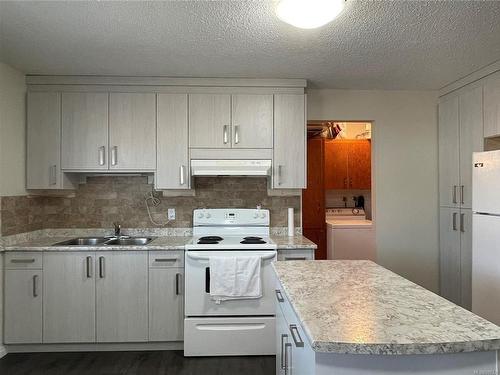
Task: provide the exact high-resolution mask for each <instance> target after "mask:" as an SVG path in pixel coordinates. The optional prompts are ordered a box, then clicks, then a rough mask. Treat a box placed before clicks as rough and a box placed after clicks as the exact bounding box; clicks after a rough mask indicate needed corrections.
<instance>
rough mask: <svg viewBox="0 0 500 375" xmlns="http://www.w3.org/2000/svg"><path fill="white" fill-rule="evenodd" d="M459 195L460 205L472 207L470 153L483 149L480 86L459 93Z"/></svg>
mask: <svg viewBox="0 0 500 375" xmlns="http://www.w3.org/2000/svg"><path fill="white" fill-rule="evenodd" d="M459 101H460V197H459V199H458V200H459V201H460V204H461V206H462V207H465V208H472V153H473V152H478V151H483V148H484V141H483V140H484V138H483V90H482V87H477V88H475V89H472V90H469V91H466V92H464V93H463V94H461V95H460V98H459Z"/></svg>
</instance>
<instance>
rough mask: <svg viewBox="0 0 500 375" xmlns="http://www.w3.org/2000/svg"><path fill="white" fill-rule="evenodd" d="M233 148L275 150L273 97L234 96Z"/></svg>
mask: <svg viewBox="0 0 500 375" xmlns="http://www.w3.org/2000/svg"><path fill="white" fill-rule="evenodd" d="M232 125H233V126H232V146H233V147H235V148H273V96H272V95H243V94H237V95H232Z"/></svg>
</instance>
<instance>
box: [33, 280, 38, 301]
mask: <svg viewBox="0 0 500 375" xmlns="http://www.w3.org/2000/svg"><path fill="white" fill-rule="evenodd" d="M33 297H35V298H36V297H38V275H34V276H33Z"/></svg>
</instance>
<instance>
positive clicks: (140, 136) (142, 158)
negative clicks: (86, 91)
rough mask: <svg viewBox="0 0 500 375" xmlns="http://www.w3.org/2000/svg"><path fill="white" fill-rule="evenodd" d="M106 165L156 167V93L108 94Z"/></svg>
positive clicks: (142, 168) (124, 168) (151, 168)
mask: <svg viewBox="0 0 500 375" xmlns="http://www.w3.org/2000/svg"><path fill="white" fill-rule="evenodd" d="M109 147H110V150H109V159H110V163H109V165H110V169H116V170H134V171H152V170H154V169H155V168H156V94H152V93H111V94H109Z"/></svg>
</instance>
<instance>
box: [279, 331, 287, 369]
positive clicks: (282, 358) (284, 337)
mask: <svg viewBox="0 0 500 375" xmlns="http://www.w3.org/2000/svg"><path fill="white" fill-rule="evenodd" d="M286 338H288V335H287V334H285V333H282V334H281V356H280V359H281V361H280V362H281V363H280V367H281V369H282V370H284V369H285V361H284V359H285V358H284V357H285V353H284V351H285V339H286Z"/></svg>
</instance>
